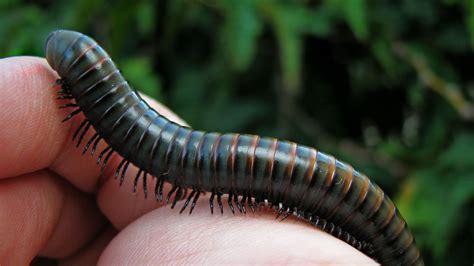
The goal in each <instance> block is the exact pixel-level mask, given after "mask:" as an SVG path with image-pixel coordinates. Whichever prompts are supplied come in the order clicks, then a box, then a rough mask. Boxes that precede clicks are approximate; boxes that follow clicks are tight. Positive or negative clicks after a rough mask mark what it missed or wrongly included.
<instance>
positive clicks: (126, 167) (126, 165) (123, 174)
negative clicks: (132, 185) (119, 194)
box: [120, 161, 130, 185]
mask: <svg viewBox="0 0 474 266" xmlns="http://www.w3.org/2000/svg"><path fill="white" fill-rule="evenodd" d="M129 164H130V162H129V161H127V163H126V164H125V166H124V167H123V170H122V174H121V175H120V185H122V184H123V180H124V179H125V173H126V172H127V169H128V165H129Z"/></svg>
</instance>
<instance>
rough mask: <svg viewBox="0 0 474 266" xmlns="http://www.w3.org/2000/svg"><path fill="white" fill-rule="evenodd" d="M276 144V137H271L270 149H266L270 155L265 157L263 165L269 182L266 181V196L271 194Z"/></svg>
mask: <svg viewBox="0 0 474 266" xmlns="http://www.w3.org/2000/svg"><path fill="white" fill-rule="evenodd" d="M277 146H278V140H277V139H273V142H272V145H271V146H270V149H269V150H268V153H269V154H271V156H268V158H267V163H266V165H265V172H267V173H268V175H267V176H268V177H269V179H270V182H269V183H268V185H267V189H266V192H265V193H266V195H265V196H267V197H269V196H270V195H271V192H272V183H273V167H274V164H275V155H276V151H277Z"/></svg>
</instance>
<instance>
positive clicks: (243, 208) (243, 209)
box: [240, 195, 247, 214]
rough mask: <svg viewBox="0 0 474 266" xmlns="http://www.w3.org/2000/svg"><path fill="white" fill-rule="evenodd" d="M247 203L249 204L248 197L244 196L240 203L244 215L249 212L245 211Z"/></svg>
mask: <svg viewBox="0 0 474 266" xmlns="http://www.w3.org/2000/svg"><path fill="white" fill-rule="evenodd" d="M246 202H247V196H246V195H244V196H242V200H241V203H240V205H241V206H242V212H243V213H244V214H246V213H247V210H246V209H245V203H246Z"/></svg>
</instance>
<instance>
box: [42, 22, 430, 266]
mask: <svg viewBox="0 0 474 266" xmlns="http://www.w3.org/2000/svg"><path fill="white" fill-rule="evenodd" d="M45 53H46V59H47V61H48V63H49V65H50V66H51V67H52V68H53V69H54V70H55V71H56V72H57V73H58V75H59V77H60V78H59V79H58V80H57V81H56V83H57V85H58V87H60V89H59V91H58V95H59V96H58V99H60V100H67V101H68V103H66V104H63V105H61V106H60V108H70V110H71V113H70V114H69V115H68V116H67V117H66V118H65V119H64V120H63V122H65V121H68V120H70V119H71V118H73V117H75V116H76V115H77V114H79V113H81V112H82V113H83V114H84V116H85V119H84V120H83V121H82V122H81V123H80V125H79V127H78V128H77V130H76V131H75V133H74V134H73V141H77V146H80V145H81V143H82V144H85V145H84V148H83V153H86V152H90V153H91V154H94V153H95V152H96V150H97V147H98V144H99V142H100V141H101V140H103V141H105V143H106V144H107V146H106V148H105V149H103V150H102V151H100V152H97V153H98V157H97V164H100V163H102V166H101V167H102V168H104V167H105V165H106V164H107V161H108V160H109V158H110V157H111V156H112V154H113V153H114V152H115V153H117V154H119V155H120V156H121V157H122V158H123V159H122V160H121V161H120V163H119V164H118V167H117V169H116V171H115V178H118V179H119V182H120V185H121V184H122V182H123V180H124V178H125V173H126V172H127V169H128V168H129V165H130V164H133V165H135V166H136V167H137V168H138V169H139V171H138V173H137V175H136V177H135V179H134V183H133V184H134V191H136V189H137V186H138V185H139V183H138V182H139V179H140V178H142V181H143V191H144V194H145V197H147V194H148V188H147V179H148V178H153V179H154V180H155V181H156V183H155V188H154V195H155V197H156V200H159V201H162V200H165V201H166V203H170V204H171V207H172V208H174V207H175V206H176V204H177V202H178V201H179V200H183V201H184V203H183V206H182V207H181V210H180V212H183V211H185V210H186V209H187V208H188V207H189V213H191V212H192V211H193V209H194V207H195V204H196V202H197V200H198V199H199V197H200V195H202V194H203V193H210V198H209V203H210V210H211V212H214V207H216V210H220V212H221V213H222V212H223V209H224V204H227V205H228V207H229V208H230V211H232V213H236V212H240V213H245V212H247V211H249V210H252V211H255V210H256V209H258V208H260V207H261V206H269V207H270V208H273V209H275V210H276V212H277V217H280V218H281V220H284V219H285V218H287V217H288V216H290V215H294V216H297V217H298V218H299V219H302V220H304V221H306V222H307V223H310V224H312V225H314V226H316V227H317V228H319V229H321V230H323V231H325V232H327V233H329V234H331V235H333V236H335V237H337V238H339V239H341V240H343V241H345V242H346V243H348V244H350V245H352V246H353V247H355V248H356V249H358V250H360V251H361V252H363V253H365V254H366V255H368V256H370V257H372V258H373V259H374V260H376V261H377V262H379V263H381V264H383V265H385V264H387V265H423V260H422V258H421V255H420V251H419V249H418V248H417V246H416V243H415V239H414V236H413V234H412V233H411V231H410V230H409V228H408V226H407V224H406V222H405V220H404V219H403V218H402V216H401V215H400V213H399V212H398V210H397V208H396V206H395V205H394V203H393V202H392V201H391V200H390V198H389V197H388V196H387V195H386V194H385V193H384V192H383V191H382V189H381V188H380V187H379V186H377V185H376V184H375V183H374V182H372V181H371V180H370V179H369V178H368V177H367V176H366V175H364V174H363V173H361V172H358V171H356V170H355V169H354V168H353V167H352V166H350V165H348V164H346V163H344V162H341V161H339V160H337V159H336V158H334V157H333V156H331V155H328V154H325V153H323V152H320V151H317V150H316V149H314V148H310V147H307V146H303V145H299V144H296V143H293V142H289V141H284V140H278V139H274V138H267V137H260V136H257V135H249V134H237V133H225V134H221V133H215V132H204V131H199V130H193V129H192V128H189V127H186V126H181V125H179V124H177V123H175V122H172V121H170V120H168V119H167V118H165V117H164V116H162V115H160V114H159V113H158V112H157V111H155V110H154V109H153V108H151V107H150V106H149V105H148V103H147V102H146V101H144V100H143V99H142V98H141V97H140V95H139V94H138V92H137V91H136V90H135V89H133V88H132V87H131V86H130V85H129V84H128V82H127V81H126V80H125V78H124V77H123V75H122V74H121V72H120V70H119V69H118V68H117V67H116V65H115V64H114V62H113V61H112V59H111V58H110V56H109V55H108V54H107V52H106V51H105V50H104V49H103V48H102V47H101V46H99V45H98V44H97V42H95V41H94V40H93V39H92V38H90V37H88V36H86V35H84V34H81V33H79V32H75V31H69V30H56V31H54V32H52V33H50V34H49V36H48V37H47V40H46V45H45ZM91 128H94V129H95V132H96V133H95V134H94V135H93V136H92V137H91V138H90V139H89V140H87V141H86V140H85V134H86V132H88V131H89V130H90V129H91ZM83 141H84V142H83ZM165 182H167V183H170V184H171V185H172V189H171V191H169V192H168V193H167V195H163V185H164V183H165ZM188 192H189V193H188ZM223 200H227V202H225V201H223ZM215 203H217V205H214V204H215Z"/></svg>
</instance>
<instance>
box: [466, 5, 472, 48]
mask: <svg viewBox="0 0 474 266" xmlns="http://www.w3.org/2000/svg"><path fill="white" fill-rule="evenodd" d="M466 10H467V18H466V22H467V28H468V30H469V37H470V41H471V48H472V49H474V0H466Z"/></svg>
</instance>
